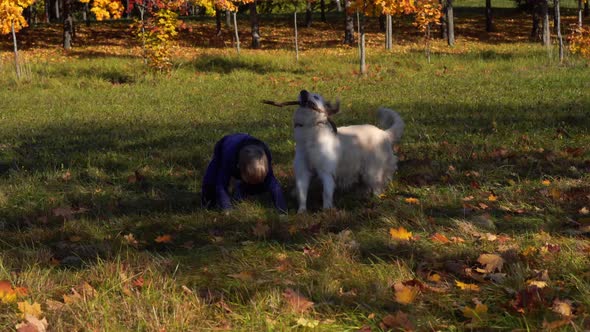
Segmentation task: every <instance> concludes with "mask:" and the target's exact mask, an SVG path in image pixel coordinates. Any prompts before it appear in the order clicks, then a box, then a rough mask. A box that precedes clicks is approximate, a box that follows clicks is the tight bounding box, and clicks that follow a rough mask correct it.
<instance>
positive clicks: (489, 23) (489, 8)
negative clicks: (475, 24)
mask: <svg viewBox="0 0 590 332" xmlns="http://www.w3.org/2000/svg"><path fill="white" fill-rule="evenodd" d="M486 31H487V32H492V31H494V22H493V16H492V0H486Z"/></svg>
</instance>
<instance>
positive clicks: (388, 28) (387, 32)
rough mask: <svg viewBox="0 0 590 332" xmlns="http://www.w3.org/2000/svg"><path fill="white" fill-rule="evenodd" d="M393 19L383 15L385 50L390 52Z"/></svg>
mask: <svg viewBox="0 0 590 332" xmlns="http://www.w3.org/2000/svg"><path fill="white" fill-rule="evenodd" d="M392 35H393V19H392V17H391V15H385V49H386V50H391V48H392V45H393V41H392V39H393V36H392Z"/></svg>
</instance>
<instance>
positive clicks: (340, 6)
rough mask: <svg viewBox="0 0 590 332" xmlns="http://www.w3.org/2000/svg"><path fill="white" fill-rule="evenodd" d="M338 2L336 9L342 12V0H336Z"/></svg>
mask: <svg viewBox="0 0 590 332" xmlns="http://www.w3.org/2000/svg"><path fill="white" fill-rule="evenodd" d="M334 2H335V3H336V10H337V11H338V12H339V13H340V12H341V11H342V5H341V4H340V0H334Z"/></svg>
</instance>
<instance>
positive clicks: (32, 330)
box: [16, 315, 49, 332]
mask: <svg viewBox="0 0 590 332" xmlns="http://www.w3.org/2000/svg"><path fill="white" fill-rule="evenodd" d="M25 320H26V322H23V323H20V324H18V325H16V331H17V332H46V331H47V326H49V323H48V322H47V319H45V318H43V319H41V320H39V319H38V318H37V317H35V316H32V315H26V316H25Z"/></svg>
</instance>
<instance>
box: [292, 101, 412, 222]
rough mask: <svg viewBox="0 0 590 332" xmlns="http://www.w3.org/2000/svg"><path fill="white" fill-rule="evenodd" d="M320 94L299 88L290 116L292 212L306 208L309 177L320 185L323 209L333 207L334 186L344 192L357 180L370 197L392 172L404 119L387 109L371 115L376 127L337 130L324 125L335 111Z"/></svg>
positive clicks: (337, 106) (378, 189)
mask: <svg viewBox="0 0 590 332" xmlns="http://www.w3.org/2000/svg"><path fill="white" fill-rule="evenodd" d="M338 111H339V104H338V103H337V104H336V105H335V106H333V105H331V104H330V103H328V102H326V101H324V98H322V96H320V95H317V94H313V93H309V92H307V91H305V90H303V91H301V92H300V94H299V107H298V108H297V111H295V115H294V116H293V126H294V131H295V144H296V146H295V161H294V167H295V182H296V187H297V188H296V190H297V198H298V199H299V210H298V213H303V212H305V211H306V210H307V192H308V189H309V183H310V180H311V178H312V176H313V175H317V176H318V177H319V179H320V180H321V182H322V185H323V208H324V209H329V208H332V207H333V203H332V199H333V195H334V189H335V187H336V185H338V187H339V188H346V187H349V186H351V185H353V184H355V183H358V182H362V183H363V184H364V185H366V186H367V187H368V189H369V190H370V191H371V192H372V193H373V194H376V195H379V194H381V193H382V192H383V190H384V188H385V186H386V185H387V184H388V183H389V181H390V180H391V177H392V175H393V173H394V172H395V171H396V170H397V157H396V156H395V155H394V154H393V149H392V147H393V144H394V143H396V142H398V141H399V140H400V138H401V136H402V134H403V130H404V121H403V120H402V118H401V117H400V115H399V114H398V113H396V112H394V111H392V110H390V109H386V108H380V109H379V110H378V111H377V114H378V117H379V122H380V126H381V127H382V128H384V129H379V128H377V127H375V126H373V125H357V126H348V127H339V128H336V126H335V125H334V124H333V122H331V121H330V116H332V115H334V114H336V113H338Z"/></svg>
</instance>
